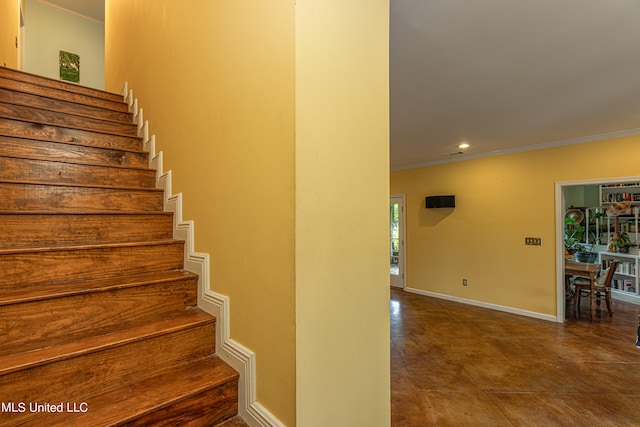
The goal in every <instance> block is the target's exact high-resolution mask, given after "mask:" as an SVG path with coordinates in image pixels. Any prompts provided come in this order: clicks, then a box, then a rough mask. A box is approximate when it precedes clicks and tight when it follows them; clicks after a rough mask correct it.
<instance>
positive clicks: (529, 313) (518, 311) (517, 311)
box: [404, 287, 556, 322]
mask: <svg viewBox="0 0 640 427" xmlns="http://www.w3.org/2000/svg"><path fill="white" fill-rule="evenodd" d="M404 290H405V291H407V292H411V293H414V294H418V295H424V296H428V297H433V298H439V299H444V300H448V301H455V302H459V303H461V304H468V305H474V306H476V307H483V308H489V309H491V310H497V311H504V312H506V313H511V314H518V315H520V316H526V317H533V318H535V319H542V320H548V321H550V322H556V316H552V315H549V314H542V313H536V312H535V311H528V310H521V309H518V308H513V307H508V306H505V305H498V304H491V303H488V302H482V301H476V300H472V299H468V298H460V297H455V296H452V295H447V294H439V293H437V292H430V291H423V290H422V289H416V288H410V287H406V288H405V289H404Z"/></svg>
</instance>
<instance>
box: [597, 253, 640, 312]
mask: <svg viewBox="0 0 640 427" xmlns="http://www.w3.org/2000/svg"><path fill="white" fill-rule="evenodd" d="M614 259H617V260H618V261H619V264H618V268H617V269H616V272H615V274H614V276H613V281H612V282H611V288H612V294H613V297H614V298H617V299H621V300H624V301H629V302H633V303H635V304H640V293H639V292H638V271H640V269H639V268H638V266H639V263H640V255H634V254H624V253H619V252H598V262H600V265H601V266H602V269H603V270H604V269H606V268H609V265H610V264H611V261H612V260H614Z"/></svg>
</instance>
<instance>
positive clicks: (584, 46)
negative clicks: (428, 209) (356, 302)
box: [41, 0, 640, 169]
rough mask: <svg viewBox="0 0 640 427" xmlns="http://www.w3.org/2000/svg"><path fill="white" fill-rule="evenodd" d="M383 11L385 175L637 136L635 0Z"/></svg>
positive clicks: (439, 3)
mask: <svg viewBox="0 0 640 427" xmlns="http://www.w3.org/2000/svg"><path fill="white" fill-rule="evenodd" d="M41 1H43V2H45V3H49V4H55V5H57V6H58V7H61V8H64V9H67V10H71V11H75V12H76V13H78V14H81V15H84V16H87V17H89V18H91V19H94V20H97V21H100V22H104V0H41ZM390 4H391V34H390V102H391V105H390V111H391V118H390V120H391V135H390V138H391V152H390V155H391V168H392V169H402V168H406V167H413V166H421V165H427V164H435V163H442V162H449V161H456V160H463V159H467V158H473V157H478V156H485V155H492V154H497V153H504V152H511V151H517V150H524V149H531V148H536V147H544V146H553V145H559V144H563V143H575V142H581V141H585V140H589V139H594V137H595V138H598V136H599V135H603V134H612V135H620V134H629V133H636V132H640V129H639V128H640V1H639V0H535V1H530V0H390ZM462 141H468V142H469V143H470V144H471V147H470V148H468V149H466V150H465V151H464V154H462V155H458V154H454V153H457V152H460V151H462V150H460V149H458V148H457V145H458V144H459V143H460V142H462Z"/></svg>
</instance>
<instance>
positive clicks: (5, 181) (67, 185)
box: [0, 179, 164, 193]
mask: <svg viewBox="0 0 640 427" xmlns="http://www.w3.org/2000/svg"><path fill="white" fill-rule="evenodd" d="M0 184H12V185H33V186H46V187H65V188H100V189H105V190H131V191H145V192H150V193H163V192H164V190H163V189H162V188H145V187H126V186H121V185H93V184H82V183H79V184H77V183H73V182H68V183H67V182H65V183H63V184H57V183H51V182H46V181H14V180H10V179H0Z"/></svg>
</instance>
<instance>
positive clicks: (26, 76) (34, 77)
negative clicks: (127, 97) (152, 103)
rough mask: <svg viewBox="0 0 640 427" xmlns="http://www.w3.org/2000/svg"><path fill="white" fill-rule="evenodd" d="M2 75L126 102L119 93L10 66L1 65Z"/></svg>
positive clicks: (0, 74)
mask: <svg viewBox="0 0 640 427" xmlns="http://www.w3.org/2000/svg"><path fill="white" fill-rule="evenodd" d="M0 76H2V77H4V78H8V79H11V80H15V81H20V82H25V83H31V84H33V85H36V86H43V87H49V88H55V89H61V90H64V91H67V92H75V93H81V94H83V95H87V96H92V97H95V98H104V99H108V100H112V101H118V102H124V101H123V99H124V98H123V96H122V95H121V94H118V93H113V92H108V91H106V90H101V89H95V88H91V87H87V86H81V85H77V84H74V83H69V82H65V81H63V80H59V79H52V78H49V77H44V76H40V75H38V74H32V73H27V72H24V71H18V70H14V69H12V68H8V67H0Z"/></svg>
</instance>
